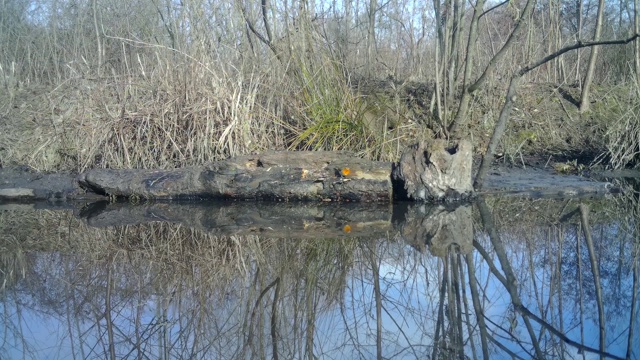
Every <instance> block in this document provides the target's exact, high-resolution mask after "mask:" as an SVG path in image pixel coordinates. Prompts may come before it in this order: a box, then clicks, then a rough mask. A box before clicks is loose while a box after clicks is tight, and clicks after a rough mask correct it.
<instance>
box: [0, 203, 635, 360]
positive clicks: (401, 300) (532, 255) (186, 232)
mask: <svg viewBox="0 0 640 360" xmlns="http://www.w3.org/2000/svg"><path fill="white" fill-rule="evenodd" d="M639 204H640V201H639V200H638V196H637V195H624V196H619V197H615V198H599V199H571V200H561V199H560V200H558V199H554V200H551V199H546V200H545V199H537V200H526V199H520V198H510V197H504V198H501V197H492V198H487V199H481V200H480V201H478V202H476V203H475V204H473V205H472V206H471V205H466V206H462V207H458V208H445V207H431V206H424V205H422V206H421V205H414V204H399V205H395V206H390V205H371V204H365V205H356V204H342V205H332V204H316V203H303V204H286V203H279V204H268V203H216V204H209V205H193V204H163V203H156V204H140V205H136V206H133V205H131V204H109V203H99V204H90V205H85V204H75V205H73V206H70V205H61V206H60V207H59V208H55V207H52V206H51V204H48V205H46V206H43V205H38V206H35V207H33V206H26V205H5V206H3V209H4V210H3V211H1V212H0V248H1V249H2V253H1V255H0V271H1V272H0V276H1V278H0V284H1V286H2V287H1V288H0V301H1V305H0V310H1V312H0V313H1V314H2V315H1V318H0V319H1V320H0V321H1V327H0V358H2V359H14V358H16V359H22V358H25V359H72V358H77V359H85V358H88V359H105V358H114V359H161V358H165V359H183V358H184V359H253V358H258V359H272V358H277V359H303V358H306V359H316V358H317V359H350V358H353V359H390V358H393V359H415V358H421V359H429V358H431V359H434V358H437V359H452V358H459V359H468V358H469V359H475V358H477V359H482V358H484V357H488V358H492V359H501V358H515V359H530V358H551V359H554V358H558V359H560V358H565V359H593V358H599V357H600V356H601V355H602V356H603V357H605V358H630V359H637V358H640V336H638V334H639V331H640V330H639V329H638V327H639V326H640V321H639V320H638V316H637V315H635V314H637V311H638V302H639V300H638V292H639V290H638V265H639V260H638V248H639V247H640V242H639V240H638V239H639V237H640V225H638V222H637V220H636V219H638V216H640V206H639ZM67 207H70V208H67ZM588 237H590V238H591V241H588V240H587V238H588ZM589 245H591V246H589ZM592 264H595V268H594V267H592ZM594 270H595V271H594ZM634 273H635V276H634ZM634 311H635V313H634ZM601 338H602V339H603V341H602V342H601Z"/></svg>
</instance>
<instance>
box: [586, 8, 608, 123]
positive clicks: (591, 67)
mask: <svg viewBox="0 0 640 360" xmlns="http://www.w3.org/2000/svg"><path fill="white" fill-rule="evenodd" d="M603 14H604V0H599V1H598V17H597V19H596V29H595V33H594V35H593V41H598V40H600V33H601V32H602V18H603ZM597 58H598V47H597V46H594V47H592V48H591V55H590V56H589V66H588V68H587V75H586V76H585V77H584V83H583V84H582V95H581V97H580V112H585V111H589V105H590V100H589V92H590V89H591V83H592V82H593V74H594V72H595V69H596V60H597Z"/></svg>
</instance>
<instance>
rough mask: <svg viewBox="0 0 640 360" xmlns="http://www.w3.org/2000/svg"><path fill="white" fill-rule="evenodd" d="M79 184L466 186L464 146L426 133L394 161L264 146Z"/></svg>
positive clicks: (384, 189) (378, 195) (438, 189)
mask: <svg viewBox="0 0 640 360" xmlns="http://www.w3.org/2000/svg"><path fill="white" fill-rule="evenodd" d="M78 182H79V184H80V185H81V186H82V187H83V188H84V189H86V190H87V191H90V192H93V193H97V194H102V195H105V196H111V197H129V198H147V199H149V198H151V199H204V198H221V199H235V200H275V201H300V200H315V201H345V202H348V201H357V202H390V201H392V200H394V199H400V200H404V199H413V200H421V201H443V200H458V199H462V198H466V197H469V196H470V195H471V194H472V190H473V189H472V187H471V146H470V145H469V144H468V143H467V142H463V141H460V142H458V143H456V144H454V145H453V146H450V147H448V146H447V144H446V143H445V142H438V141H432V142H428V143H420V144H417V145H415V146H412V147H409V148H408V149H407V150H405V152H404V153H403V156H402V158H401V161H400V163H398V164H394V163H391V162H379V161H371V160H366V159H361V158H358V157H356V156H355V155H354V154H352V153H350V152H342V151H336V152H328V151H269V152H266V153H263V154H258V155H243V156H237V157H233V158H230V159H227V160H222V161H218V162H214V163H212V164H210V165H208V166H203V167H190V168H182V169H174V170H137V169H122V170H116V169H95V170H90V171H88V172H86V173H83V174H81V175H80V176H79V178H78Z"/></svg>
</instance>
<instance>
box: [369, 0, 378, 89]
mask: <svg viewBox="0 0 640 360" xmlns="http://www.w3.org/2000/svg"><path fill="white" fill-rule="evenodd" d="M377 7H378V1H377V0H369V24H368V29H367V63H366V74H367V76H368V77H371V76H373V69H372V67H373V62H374V61H375V54H374V51H375V44H376V8H377Z"/></svg>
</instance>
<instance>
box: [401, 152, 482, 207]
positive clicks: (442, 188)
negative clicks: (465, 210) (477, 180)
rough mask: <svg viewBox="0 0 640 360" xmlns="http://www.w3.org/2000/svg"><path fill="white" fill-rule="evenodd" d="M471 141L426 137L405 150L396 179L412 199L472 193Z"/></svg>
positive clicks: (439, 198)
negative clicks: (448, 141) (428, 138)
mask: <svg viewBox="0 0 640 360" xmlns="http://www.w3.org/2000/svg"><path fill="white" fill-rule="evenodd" d="M471 149H472V146H471V143H469V142H468V141H466V140H459V141H457V142H456V143H454V144H453V145H451V146H448V144H447V141H446V140H431V141H423V142H420V143H419V144H417V145H414V146H411V147H409V148H408V149H407V150H405V151H404V152H403V154H402V156H401V158H400V163H399V164H398V166H397V167H396V169H395V170H394V172H393V176H394V181H396V182H398V185H399V186H400V187H401V188H404V190H405V191H406V196H407V197H408V198H409V199H413V200H419V201H430V202H442V201H456V200H463V199H466V198H469V197H470V196H472V194H473V185H472V182H471V170H472V165H473V161H472V157H471Z"/></svg>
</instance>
